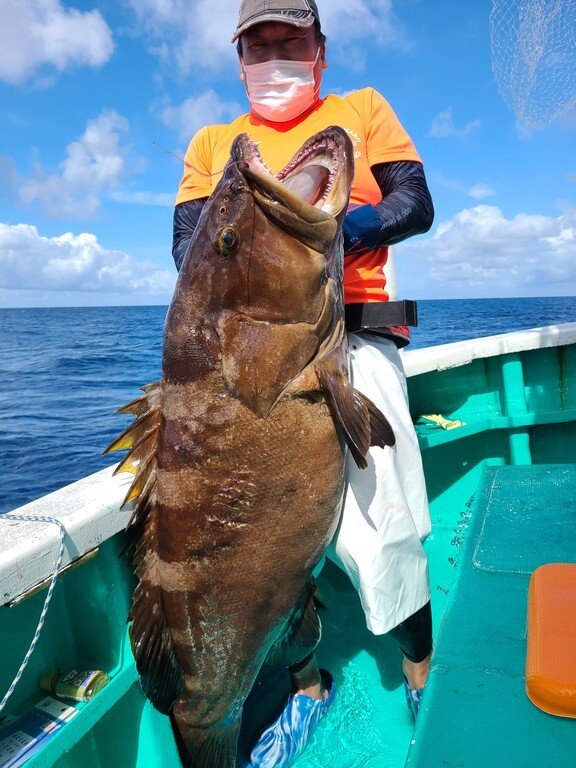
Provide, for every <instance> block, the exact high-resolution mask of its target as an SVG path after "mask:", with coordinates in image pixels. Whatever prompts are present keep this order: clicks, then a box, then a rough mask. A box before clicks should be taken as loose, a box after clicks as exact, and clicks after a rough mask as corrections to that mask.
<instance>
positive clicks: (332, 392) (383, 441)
mask: <svg viewBox="0 0 576 768" xmlns="http://www.w3.org/2000/svg"><path fill="white" fill-rule="evenodd" d="M315 368H316V374H317V376H318V380H319V382H320V387H321V389H322V390H323V391H324V392H325V394H326V397H327V399H328V403H329V404H330V407H331V408H332V411H333V413H334V416H335V418H336V420H337V421H338V423H339V424H340V426H341V427H342V431H343V432H344V437H345V439H346V443H347V444H348V447H349V449H350V452H351V453H352V456H353V457H354V461H355V462H356V464H357V465H358V466H359V467H360V469H366V467H367V466H368V463H367V461H366V454H367V453H368V449H369V448H370V446H373V445H377V446H380V447H381V448H383V447H384V446H385V445H390V446H391V445H394V443H395V442H396V440H395V437H394V433H393V431H392V427H391V426H390V424H389V423H388V420H387V419H386V417H385V416H384V415H383V414H382V412H381V411H380V410H379V409H378V408H377V407H376V406H375V405H374V403H373V402H372V401H371V400H370V399H369V398H367V397H365V396H364V395H363V394H362V393H361V392H358V390H357V389H354V387H353V386H352V384H350V382H349V380H348V377H347V375H346V373H345V371H344V370H343V366H342V364H341V362H340V361H339V359H338V358H337V357H336V356H330V357H327V358H325V359H324V360H323V361H322V362H320V363H318V364H317V365H316V366H315Z"/></svg>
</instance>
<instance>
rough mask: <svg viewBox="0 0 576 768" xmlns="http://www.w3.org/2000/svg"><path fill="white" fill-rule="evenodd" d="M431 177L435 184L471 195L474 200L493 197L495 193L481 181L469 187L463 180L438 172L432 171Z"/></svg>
mask: <svg viewBox="0 0 576 768" xmlns="http://www.w3.org/2000/svg"><path fill="white" fill-rule="evenodd" d="M431 179H432V180H433V181H434V183H435V184H438V185H439V186H441V187H444V188H445V189H454V190H456V192H462V194H465V195H468V196H469V197H473V198H474V199H475V200H485V199H486V198H487V197H494V195H495V194H496V190H494V189H492V187H490V186H489V185H488V184H484V183H483V182H478V183H476V184H473V185H472V186H471V187H470V186H468V185H466V184H464V183H463V182H461V181H458V179H451V178H449V177H448V176H443V175H442V174H441V173H438V172H435V173H433V174H432V175H431Z"/></svg>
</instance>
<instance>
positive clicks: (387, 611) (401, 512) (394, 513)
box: [333, 334, 432, 691]
mask: <svg viewBox="0 0 576 768" xmlns="http://www.w3.org/2000/svg"><path fill="white" fill-rule="evenodd" d="M349 341H350V350H351V368H352V381H353V384H354V386H355V387H356V388H357V389H359V390H360V391H361V392H362V393H363V394H364V395H366V396H367V397H369V398H370V399H371V400H372V401H373V402H374V403H375V404H376V405H377V406H378V407H379V408H380V410H381V411H382V412H383V413H384V414H385V416H386V417H387V418H388V420H389V421H390V423H391V425H392V429H393V430H394V433H395V436H396V445H395V446H394V448H385V449H384V450H382V449H380V448H373V449H371V450H370V454H369V457H368V467H367V469H366V470H359V469H358V468H357V467H356V466H355V464H354V462H353V461H351V460H350V458H349V461H348V465H347V481H348V483H347V491H346V499H345V505H344V512H343V515H342V520H341V523H340V527H339V529H338V531H337V534H336V536H335V539H334V542H333V549H334V551H335V553H336V555H337V556H338V559H339V560H340V562H341V563H342V564H343V566H344V569H345V570H346V572H347V573H348V575H349V576H350V579H351V580H352V583H353V584H354V586H355V587H356V589H357V590H358V594H359V596H360V600H361V603H362V607H363V609H364V613H365V615H366V623H367V626H368V628H369V629H370V630H371V631H372V632H373V633H374V634H376V635H380V634H385V633H388V632H391V633H392V635H393V636H394V637H395V638H396V639H397V641H398V642H399V645H400V647H401V648H402V650H403V652H404V657H405V658H404V665H403V666H404V674H405V676H406V678H407V680H408V684H409V686H410V691H411V690H419V689H421V688H423V687H424V683H425V682H426V678H427V675H428V668H429V661H430V653H431V648H432V622H431V611H430V602H429V601H430V589H429V583H428V566H427V558H426V555H425V553H424V550H423V548H422V541H423V540H424V539H425V538H426V536H427V535H428V533H429V531H430V516H429V511H428V500H427V495H426V487H425V481H424V473H423V469H422V461H421V457H420V451H419V447H418V441H417V438H416V433H415V430H414V426H413V423H412V419H411V416H410V412H409V409H408V402H407V389H406V380H405V375H404V371H403V368H402V362H401V359H400V356H399V354H398V350H397V349H396V347H395V346H394V344H393V342H391V341H388V340H385V339H381V338H379V337H375V336H373V335H369V336H367V335H356V334H350V337H349Z"/></svg>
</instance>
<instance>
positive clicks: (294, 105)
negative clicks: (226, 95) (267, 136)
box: [243, 48, 320, 123]
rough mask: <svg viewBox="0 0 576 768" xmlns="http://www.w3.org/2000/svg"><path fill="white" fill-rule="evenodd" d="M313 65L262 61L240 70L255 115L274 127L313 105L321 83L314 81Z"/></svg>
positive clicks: (316, 59) (247, 65)
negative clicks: (272, 123)
mask: <svg viewBox="0 0 576 768" xmlns="http://www.w3.org/2000/svg"><path fill="white" fill-rule="evenodd" d="M319 56H320V48H319V49H318V53H317V54H316V58H315V59H314V61H284V60H274V61H264V62H262V63H261V64H245V65H244V66H243V71H244V77H245V79H246V90H247V91H248V99H249V101H250V104H251V106H252V109H253V110H254V112H256V114H257V115H259V116H260V117H262V118H264V120H270V121H272V122H275V123H285V122H287V121H288V120H293V119H294V118H295V117H298V115H301V114H302V113H303V112H306V110H307V109H308V108H309V107H311V106H312V104H314V101H315V100H316V96H317V94H318V91H319V90H320V83H318V85H316V82H315V80H314V67H315V66H316V62H317V61H318V57H319Z"/></svg>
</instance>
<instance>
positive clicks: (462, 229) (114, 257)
mask: <svg viewBox="0 0 576 768" xmlns="http://www.w3.org/2000/svg"><path fill="white" fill-rule="evenodd" d="M519 2H520V0H498V3H499V5H501V6H502V8H503V10H504V11H505V12H509V13H510V14H511V15H510V17H509V18H510V19H511V20H512V21H513V20H514V13H513V11H514V6H517V5H518V3H519ZM522 2H523V3H524V4H525V5H534V3H535V0H522ZM570 5H571V6H572V10H571V11H570V10H567V9H568V8H569V6H570ZM318 6H319V8H320V14H321V17H322V23H323V29H324V31H325V32H326V34H327V35H328V45H327V59H328V63H329V68H328V70H327V71H326V72H325V75H324V81H323V88H322V90H323V93H324V94H327V93H329V92H337V93H341V94H343V93H346V92H348V91H350V90H353V89H355V88H359V87H363V86H366V85H370V86H373V87H374V88H376V89H377V90H379V91H380V92H381V93H382V94H384V96H385V97H386V98H387V99H388V100H389V101H390V103H391V104H392V106H393V108H394V109H395V111H396V112H397V114H398V116H399V117H400V119H401V121H402V122H403V124H404V125H405V127H406V128H407V129H408V131H409V133H410V134H411V136H412V138H413V140H414V142H415V143H416V146H417V147H418V150H419V152H420V154H421V156H422V158H423V160H424V163H425V168H426V173H427V177H428V181H429V185H430V188H431V191H432V195H433V198H434V202H435V207H436V220H435V223H434V226H433V228H432V230H431V231H430V232H429V233H428V234H427V235H424V236H421V237H418V238H413V239H411V240H409V241H407V242H405V243H403V244H401V245H399V246H398V247H397V248H396V249H395V261H396V271H397V277H398V283H399V294H400V295H401V296H405V297H407V298H420V299H425V298H468V297H499V296H556V295H573V294H575V293H576V109H575V108H574V106H573V105H574V97H575V96H576V74H575V73H576V62H575V58H576V54H575V51H574V48H572V50H570V49H569V48H567V46H568V45H569V44H570V43H569V36H568V37H567V42H566V43H565V44H564V41H563V40H562V39H560V37H559V34H560V31H561V30H562V29H568V30H569V29H570V28H572V29H574V24H576V12H575V10H574V8H575V5H574V3H569V2H566V3H565V6H566V7H565V9H564V11H563V13H565V15H564V16H562V17H560V18H559V20H558V26H557V28H555V29H552V28H550V29H551V36H550V37H549V38H548V41H547V42H546V41H545V42H546V45H547V46H548V47H549V48H550V49H551V48H552V45H554V46H555V48H554V50H551V56H550V57H549V59H548V61H547V68H546V69H545V70H544V76H542V72H541V71H540V70H539V71H537V79H536V88H535V92H534V94H533V96H534V98H535V100H537V101H539V103H541V104H542V105H544V107H545V108H546V109H550V108H551V107H552V106H553V105H554V104H556V103H566V102H567V101H569V100H570V98H572V107H571V108H568V109H565V110H564V111H563V112H562V114H561V115H560V116H559V117H556V118H555V119H554V120H551V121H548V122H547V123H546V124H545V125H540V126H533V125H530V124H528V123H526V122H525V121H523V120H522V119H519V118H518V117H517V116H516V115H515V114H514V112H513V111H512V109H511V108H510V107H509V106H508V105H507V104H506V102H505V100H504V98H503V96H502V95H501V93H499V91H498V88H497V85H496V80H495V76H494V72H493V67H492V55H491V42H490V27H489V18H490V11H491V7H492V4H491V3H490V2H489V1H488V0H485V1H484V2H481V0H468V2H462V0H433V2H432V0H373V1H372V2H370V1H369V0H318ZM237 11H238V3H237V2H236V0H231V1H229V0H222V2H219V3H216V2H214V0H104V2H98V3H96V2H90V1H89V0H75V1H74V2H65V1H64V0H0V18H2V26H1V28H0V140H1V141H0V306H3V307H15V306H77V305H107V304H164V303H168V302H169V300H170V296H171V292H172V287H173V285H174V279H175V270H174V267H173V262H172V258H171V240H172V206H173V200H174V196H175V193H176V189H177V187H178V183H179V180H180V175H181V164H180V163H179V162H178V160H176V159H175V158H174V157H173V156H171V155H169V154H167V153H165V152H163V151H161V150H160V149H158V148H157V146H156V145H160V146H162V147H165V148H167V149H168V150H170V151H172V152H174V153H176V154H177V155H180V156H183V154H184V153H185V151H186V146H187V144H188V141H189V139H190V138H191V136H192V135H193V133H194V132H195V131H196V130H197V129H198V128H199V127H200V126H202V125H203V124H206V123H213V122H225V121H228V120H230V119H232V118H233V117H235V116H236V115H238V114H240V113H241V112H243V111H245V110H246V104H247V102H246V97H245V92H244V87H243V85H242V83H241V81H240V80H239V78H238V69H237V63H236V57H235V51H234V46H232V45H231V44H230V37H231V34H232V32H233V29H234V27H235V20H236V15H237ZM570 14H571V15H570ZM502 18H503V19H505V18H506V16H505V15H504V16H502ZM514 29H515V27H514V24H513V23H505V24H504V25H503V26H502V27H501V28H500V30H499V38H498V42H499V44H500V45H504V44H505V45H506V49H507V50H508V51H517V50H518V46H517V45H515V41H514V38H513V33H514ZM556 30H557V31H556ZM552 32H553V33H554V34H553V35H552ZM537 42H538V41H534V40H533V41H532V43H531V45H532V46H533V47H534V45H535V43H537ZM572 46H574V42H572ZM558 51H561V52H562V55H560V56H559V55H557V54H558ZM511 61H512V60H511V58H510V53H507V54H506V55H504V57H503V58H502V59H498V60H497V62H496V63H497V66H498V72H501V73H502V74H503V75H506V73H507V72H508V71H510V70H509V65H510V63H511ZM523 66H524V65H523ZM507 67H508V69H507ZM546 88H548V89H549V90H548V91H546V90H545V89H546ZM515 92H516V93H517V90H516V91H515Z"/></svg>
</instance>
